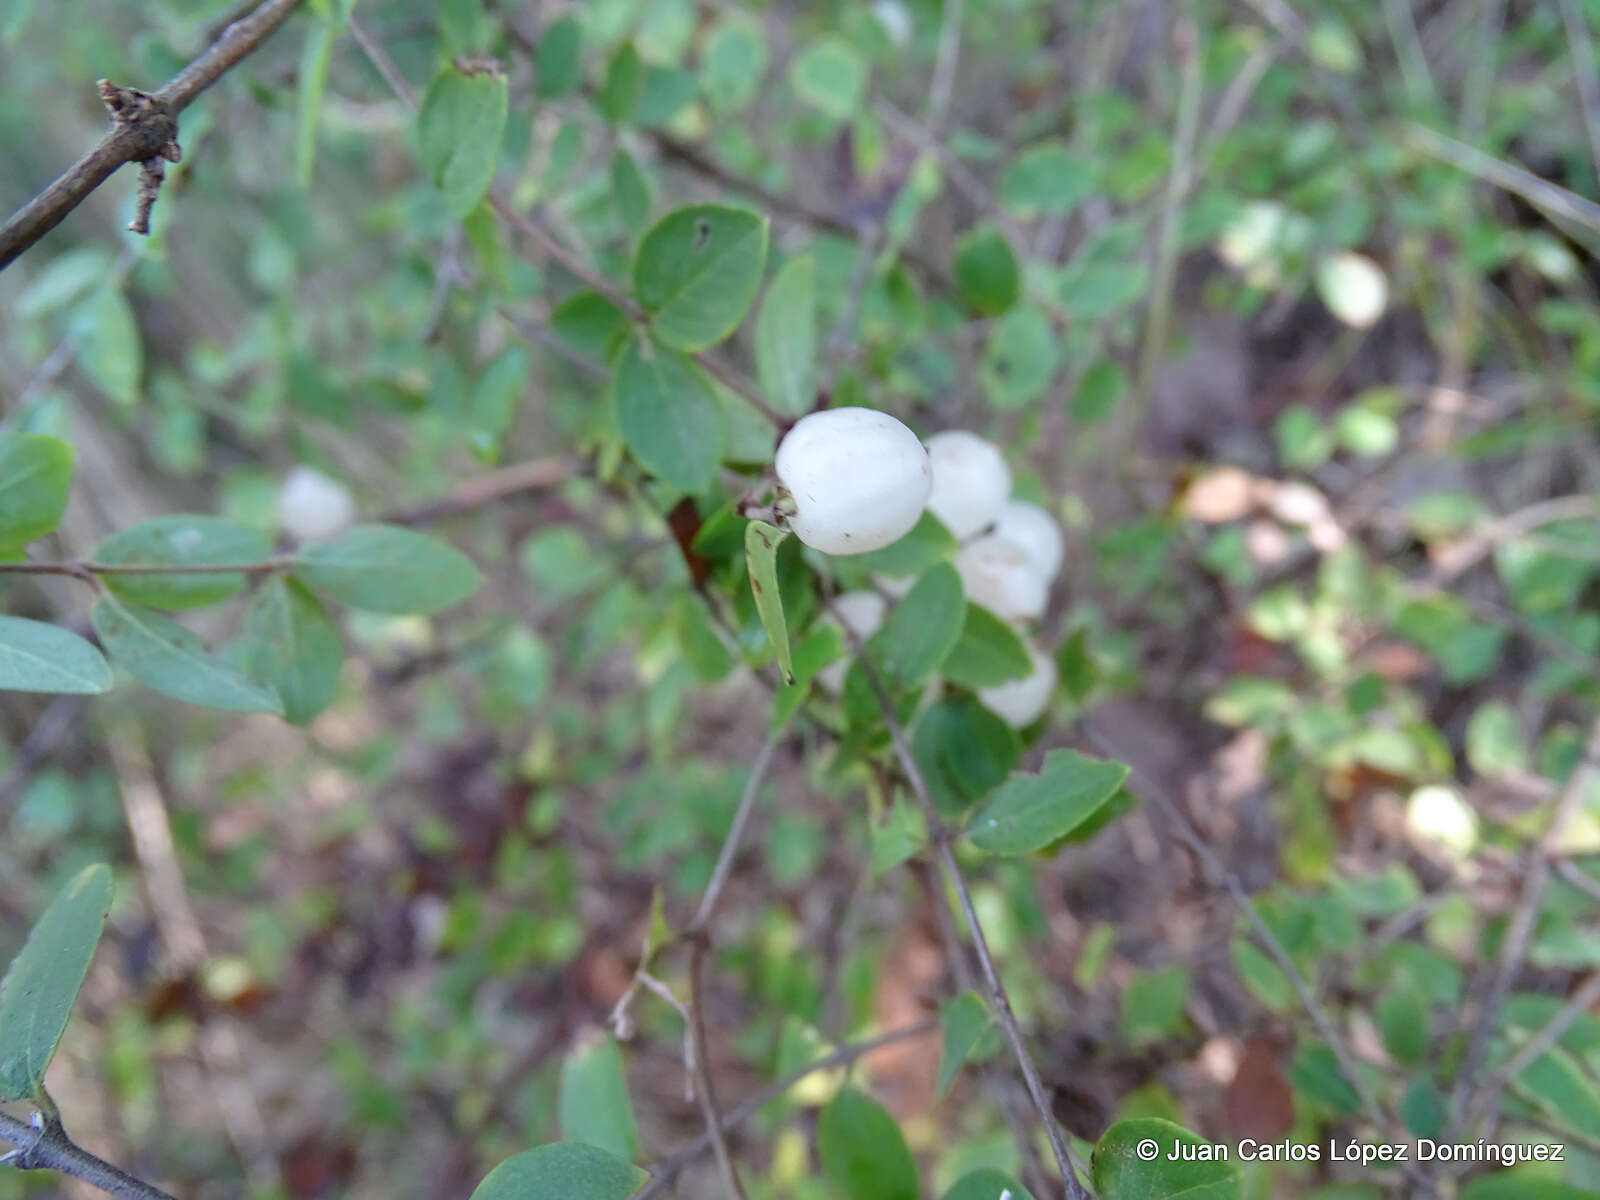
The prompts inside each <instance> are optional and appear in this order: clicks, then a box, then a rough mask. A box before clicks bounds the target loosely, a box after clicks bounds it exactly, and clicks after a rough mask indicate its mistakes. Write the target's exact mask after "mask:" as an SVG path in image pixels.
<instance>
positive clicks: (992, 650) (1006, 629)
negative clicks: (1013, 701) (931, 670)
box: [940, 604, 1033, 690]
mask: <svg viewBox="0 0 1600 1200" xmlns="http://www.w3.org/2000/svg"><path fill="white" fill-rule="evenodd" d="M940 671H941V672H942V673H943V675H944V677H945V678H946V679H948V680H950V681H951V682H952V683H959V684H960V685H961V686H962V687H968V688H972V689H973V690H977V689H978V688H987V687H996V686H998V685H999V684H1002V683H1005V682H1006V681H1008V680H1011V679H1021V678H1023V677H1024V676H1026V675H1028V674H1030V673H1031V672H1032V671H1033V660H1032V659H1031V658H1030V657H1029V656H1028V648H1027V647H1026V646H1025V645H1023V644H1022V639H1021V638H1019V637H1018V636H1017V634H1016V631H1015V630H1014V629H1012V628H1011V626H1009V625H1007V624H1006V623H1005V622H1004V621H1002V620H1001V619H1000V618H999V617H997V616H995V615H994V614H993V613H992V612H990V611H989V610H988V609H987V608H984V607H983V606H982V605H978V604H968V605H967V615H966V618H965V619H964V620H963V621H962V623H961V636H960V638H959V639H957V641H956V644H955V647H954V648H953V649H952V650H951V651H950V654H949V656H948V657H946V658H945V660H944V665H943V666H942V667H941V668H940Z"/></svg>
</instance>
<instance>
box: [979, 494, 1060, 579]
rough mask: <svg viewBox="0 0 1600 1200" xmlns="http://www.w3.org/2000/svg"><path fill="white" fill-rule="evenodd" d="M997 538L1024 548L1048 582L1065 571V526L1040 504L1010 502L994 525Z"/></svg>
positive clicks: (1007, 502)
mask: <svg viewBox="0 0 1600 1200" xmlns="http://www.w3.org/2000/svg"><path fill="white" fill-rule="evenodd" d="M994 536H995V537H997V538H1004V539H1005V540H1006V541H1008V542H1015V543H1016V544H1017V545H1018V546H1021V547H1022V549H1023V550H1024V551H1026V553H1027V555H1028V557H1029V558H1030V559H1031V560H1032V561H1033V565H1034V568H1035V569H1036V570H1037V571H1038V572H1039V574H1040V575H1041V576H1043V577H1044V578H1045V579H1046V580H1047V581H1048V580H1052V579H1054V578H1055V577H1056V572H1058V571H1060V570H1061V557H1062V554H1063V553H1064V551H1065V544H1064V543H1063V541H1062V538H1061V526H1059V525H1057V524H1056V523H1055V519H1054V518H1052V517H1051V516H1050V514H1049V513H1047V512H1045V510H1044V509H1042V508H1040V507H1039V506H1038V505H1037V504H1029V503H1028V502H1027V501H1026V500H1008V501H1006V504H1005V507H1004V508H1002V509H1001V510H1000V516H999V518H998V519H997V520H996V521H995V523H994Z"/></svg>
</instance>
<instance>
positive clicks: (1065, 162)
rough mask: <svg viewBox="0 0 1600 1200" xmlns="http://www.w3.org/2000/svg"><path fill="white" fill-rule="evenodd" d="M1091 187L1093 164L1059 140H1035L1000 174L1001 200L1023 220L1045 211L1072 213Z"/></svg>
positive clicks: (1013, 214)
mask: <svg viewBox="0 0 1600 1200" xmlns="http://www.w3.org/2000/svg"><path fill="white" fill-rule="evenodd" d="M1093 186H1094V168H1093V166H1092V165H1091V164H1090V163H1088V162H1086V161H1084V160H1083V159H1081V158H1079V157H1078V156H1077V155H1076V154H1074V153H1072V151H1071V150H1069V149H1068V148H1067V144H1066V143H1065V142H1063V141H1060V140H1059V139H1055V138H1052V139H1050V140H1048V141H1044V142H1037V143H1035V144H1034V145H1032V146H1029V147H1028V148H1027V149H1026V150H1024V151H1023V152H1022V153H1021V154H1019V155H1017V157H1016V158H1014V159H1012V160H1011V162H1010V163H1009V164H1007V166H1006V169H1005V171H1004V172H1002V173H1001V176H1000V191H999V197H1000V203H1001V205H1002V206H1003V207H1004V208H1006V209H1007V210H1008V211H1009V212H1010V213H1011V215H1012V216H1014V217H1017V218H1019V219H1021V220H1024V221H1029V220H1032V219H1033V218H1034V217H1037V216H1041V215H1043V214H1046V213H1053V214H1061V213H1068V212H1071V211H1072V210H1073V209H1074V208H1076V207H1077V206H1078V204H1079V203H1080V202H1081V201H1082V200H1083V199H1084V197H1086V196H1087V195H1088V194H1089V192H1090V190H1091V189H1092V188H1093Z"/></svg>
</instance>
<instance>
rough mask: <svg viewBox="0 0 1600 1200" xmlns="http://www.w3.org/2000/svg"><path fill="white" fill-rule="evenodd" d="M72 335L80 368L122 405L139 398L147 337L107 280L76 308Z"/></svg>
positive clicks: (69, 328) (125, 303)
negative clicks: (141, 335)
mask: <svg viewBox="0 0 1600 1200" xmlns="http://www.w3.org/2000/svg"><path fill="white" fill-rule="evenodd" d="M68 336H69V337H70V338H71V339H72V341H73V344H74V345H76V346H77V348H78V367H79V369H80V370H82V371H83V372H84V374H86V375H88V376H89V378H90V379H92V380H94V382H95V384H96V386H98V387H99V388H100V390H101V391H102V392H104V393H105V394H106V395H108V396H110V397H111V398H112V399H113V400H115V401H117V402H118V403H121V404H132V403H133V402H134V401H136V400H138V399H139V382H140V380H141V379H142V378H143V376H144V340H143V339H142V338H141V337H140V336H139V323H138V322H137V321H136V320H134V317H133V309H132V308H130V307H129V306H128V301H127V298H126V297H125V296H123V294H122V292H121V291H120V290H118V289H117V288H116V287H114V286H112V285H111V284H109V283H107V284H104V285H103V286H101V287H100V288H98V289H96V290H95V292H94V293H93V294H92V295H90V297H89V298H88V299H87V300H85V301H84V302H83V303H82V304H80V305H78V307H77V308H76V309H74V310H73V313H72V319H71V320H70V321H69V322H68Z"/></svg>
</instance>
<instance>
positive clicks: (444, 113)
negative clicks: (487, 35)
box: [417, 67, 507, 221]
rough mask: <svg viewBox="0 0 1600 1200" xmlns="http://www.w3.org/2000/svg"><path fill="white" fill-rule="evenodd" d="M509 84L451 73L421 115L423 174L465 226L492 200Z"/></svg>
mask: <svg viewBox="0 0 1600 1200" xmlns="http://www.w3.org/2000/svg"><path fill="white" fill-rule="evenodd" d="M506 95H507V93H506V79H505V76H504V75H502V74H500V73H499V72H497V71H474V72H473V73H471V74H468V73H466V72H463V71H459V70H456V69H455V68H454V67H447V68H445V70H443V71H441V72H440V73H439V74H438V75H437V76H436V77H435V78H434V80H433V82H432V83H431V84H429V85H428V91H427V94H426V95H425V96H423V98H422V107H421V109H420V110H419V111H418V113H417V148H418V151H419V152H420V154H421V156H422V166H423V169H424V170H426V171H427V172H428V178H430V179H432V180H433V183H434V186H435V187H437V188H438V189H439V190H440V191H441V192H443V193H444V201H445V207H446V208H447V209H448V210H449V213H450V215H451V217H453V218H455V219H456V220H458V221H459V220H462V219H463V218H465V217H466V216H467V214H468V213H470V212H471V211H472V210H473V209H474V208H476V207H477V206H478V202H479V201H480V200H482V199H483V198H484V196H485V195H487V194H488V191H489V185H490V184H491V183H493V182H494V169H495V165H496V163H497V162H498V161H499V159H500V139H501V136H502V135H503V134H504V132H505V127H506V106H507V99H506Z"/></svg>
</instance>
